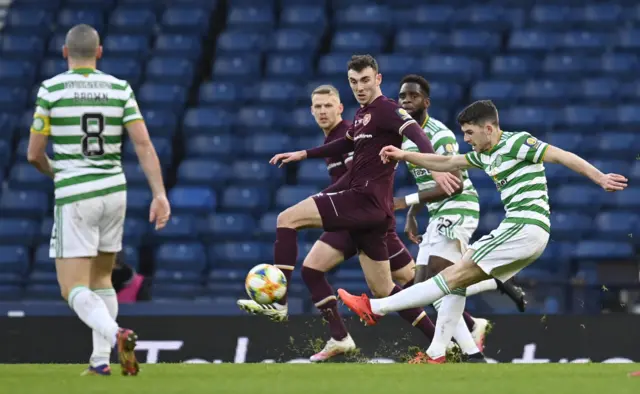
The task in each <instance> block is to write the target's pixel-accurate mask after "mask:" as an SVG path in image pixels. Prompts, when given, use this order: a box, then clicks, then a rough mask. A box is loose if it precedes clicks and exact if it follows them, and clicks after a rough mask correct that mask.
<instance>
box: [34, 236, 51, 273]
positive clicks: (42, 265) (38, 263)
mask: <svg viewBox="0 0 640 394" xmlns="http://www.w3.org/2000/svg"><path fill="white" fill-rule="evenodd" d="M33 269H34V271H40V272H55V270H56V264H55V261H54V259H52V258H51V257H49V243H48V242H47V243H46V244H41V245H39V246H38V247H37V248H36V252H35V255H34V258H33Z"/></svg>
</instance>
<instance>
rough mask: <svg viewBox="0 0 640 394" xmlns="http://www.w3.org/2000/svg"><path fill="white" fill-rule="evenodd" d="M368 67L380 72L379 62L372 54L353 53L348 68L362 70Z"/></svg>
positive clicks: (356, 70)
mask: <svg viewBox="0 0 640 394" xmlns="http://www.w3.org/2000/svg"><path fill="white" fill-rule="evenodd" d="M367 67H371V68H372V69H373V71H374V72H375V73H376V74H377V73H378V62H377V61H376V59H375V58H374V57H373V56H371V55H353V56H351V60H349V62H348V63H347V70H353V71H355V72H360V71H362V70H364V69H365V68H367Z"/></svg>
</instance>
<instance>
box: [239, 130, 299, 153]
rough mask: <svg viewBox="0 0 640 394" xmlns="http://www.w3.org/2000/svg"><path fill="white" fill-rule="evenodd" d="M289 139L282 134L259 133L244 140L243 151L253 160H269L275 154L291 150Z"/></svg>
mask: <svg viewBox="0 0 640 394" xmlns="http://www.w3.org/2000/svg"><path fill="white" fill-rule="evenodd" d="M291 147H292V144H291V138H290V137H289V136H288V135H286V134H283V133H269V132H265V133H260V134H255V135H253V136H252V137H251V138H248V139H246V142H245V151H246V152H247V153H249V154H251V155H252V156H254V157H255V158H257V159H259V158H269V159H270V158H271V157H273V155H275V154H276V153H280V152H287V151H289V150H291Z"/></svg>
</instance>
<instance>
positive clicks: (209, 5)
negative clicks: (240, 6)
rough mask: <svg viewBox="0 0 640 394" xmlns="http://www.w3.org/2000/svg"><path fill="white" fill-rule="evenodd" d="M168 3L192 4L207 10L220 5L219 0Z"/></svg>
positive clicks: (172, 3) (170, 1)
mask: <svg viewBox="0 0 640 394" xmlns="http://www.w3.org/2000/svg"><path fill="white" fill-rule="evenodd" d="M240 1H242V0H240ZM166 3H167V5H169V6H191V7H197V8H202V9H204V10H207V11H212V10H214V9H215V8H216V7H217V6H218V1H217V0H167V1H166Z"/></svg>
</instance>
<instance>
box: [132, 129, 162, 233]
mask: <svg viewBox="0 0 640 394" xmlns="http://www.w3.org/2000/svg"><path fill="white" fill-rule="evenodd" d="M126 128H127V132H128V133H129V138H131V142H132V143H133V147H134V148H135V150H136V155H137V156H138V160H139V161H140V166H141V167H142V170H143V171H144V175H145V176H146V178H147V182H149V187H150V188H151V192H152V193H153V201H152V202H151V208H150V209H149V222H155V223H156V230H160V229H162V228H163V227H164V226H166V224H167V222H168V221H169V217H170V216H171V206H170V205H169V200H168V199H167V192H166V189H165V187H164V180H163V179H162V169H161V167H160V159H158V154H157V152H156V149H155V148H154V146H153V143H152V142H151V138H149V131H148V130H147V126H146V124H145V123H144V121H142V120H136V121H133V122H130V123H128V124H127V125H126Z"/></svg>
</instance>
